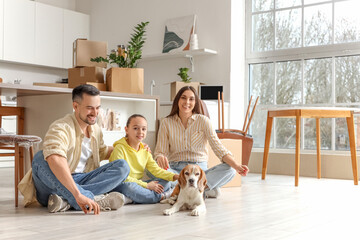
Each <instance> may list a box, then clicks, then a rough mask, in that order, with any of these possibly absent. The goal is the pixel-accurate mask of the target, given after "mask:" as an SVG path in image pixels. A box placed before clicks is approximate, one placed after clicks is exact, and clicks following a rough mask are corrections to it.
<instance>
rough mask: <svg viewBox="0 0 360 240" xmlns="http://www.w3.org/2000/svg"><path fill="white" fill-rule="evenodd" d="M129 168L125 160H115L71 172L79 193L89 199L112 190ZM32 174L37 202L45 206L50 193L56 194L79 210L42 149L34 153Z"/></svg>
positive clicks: (126, 175)
mask: <svg viewBox="0 0 360 240" xmlns="http://www.w3.org/2000/svg"><path fill="white" fill-rule="evenodd" d="M129 172H130V168H129V165H128V164H127V162H126V161H125V160H122V159H121V160H116V161H114V162H111V163H108V164H105V165H103V166H101V167H99V168H97V169H95V170H93V171H91V172H88V173H76V174H72V177H73V179H74V181H75V183H76V186H77V187H78V189H79V191H80V193H81V194H83V195H85V196H86V197H88V198H90V199H94V196H96V195H100V194H104V193H108V192H113V191H114V189H115V188H116V187H117V186H119V185H120V184H121V183H122V182H123V181H124V180H125V179H126V178H127V177H128V175H129ZM32 176H33V180H34V184H35V188H36V198H37V200H38V202H39V203H40V204H41V205H43V206H47V204H48V198H49V195H50V194H57V195H59V196H61V197H62V198H64V199H65V200H67V201H68V203H69V204H70V206H71V207H73V208H75V209H76V210H81V208H80V207H79V205H78V204H77V202H76V200H75V198H74V196H73V195H72V193H71V192H70V191H69V190H68V189H67V188H66V187H65V186H64V185H62V184H61V183H60V181H59V180H58V179H57V178H56V176H55V175H54V174H53V172H52V171H51V169H50V167H49V164H48V163H47V161H45V159H44V155H43V152H42V151H39V152H37V153H36V155H35V156H34V159H33V163H32Z"/></svg>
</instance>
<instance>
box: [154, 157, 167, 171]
mask: <svg viewBox="0 0 360 240" xmlns="http://www.w3.org/2000/svg"><path fill="white" fill-rule="evenodd" d="M156 162H157V164H158V165H159V167H161V168H162V169H165V170H168V168H169V161H168V159H167V157H165V156H159V157H157V159H156Z"/></svg>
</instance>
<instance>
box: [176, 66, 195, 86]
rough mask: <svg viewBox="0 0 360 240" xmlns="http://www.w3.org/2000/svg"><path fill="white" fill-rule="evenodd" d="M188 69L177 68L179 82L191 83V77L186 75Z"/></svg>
mask: <svg viewBox="0 0 360 240" xmlns="http://www.w3.org/2000/svg"><path fill="white" fill-rule="evenodd" d="M188 71H189V68H179V73H178V74H177V75H178V76H180V78H181V81H183V82H184V83H189V82H190V81H191V79H192V78H191V77H189V75H188Z"/></svg>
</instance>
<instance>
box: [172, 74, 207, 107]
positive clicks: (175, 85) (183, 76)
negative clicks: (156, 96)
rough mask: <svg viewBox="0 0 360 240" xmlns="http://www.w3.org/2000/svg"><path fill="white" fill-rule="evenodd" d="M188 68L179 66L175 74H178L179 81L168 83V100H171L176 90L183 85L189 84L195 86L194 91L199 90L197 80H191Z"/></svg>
mask: <svg viewBox="0 0 360 240" xmlns="http://www.w3.org/2000/svg"><path fill="white" fill-rule="evenodd" d="M188 72H189V68H186V67H183V68H179V73H178V74H177V75H178V76H180V78H181V81H175V82H171V85H170V100H171V101H173V100H174V98H175V96H176V94H177V92H178V91H179V90H180V89H181V88H182V87H184V86H191V87H193V88H195V90H196V91H199V86H200V83H199V82H191V79H192V78H191V77H189V75H188Z"/></svg>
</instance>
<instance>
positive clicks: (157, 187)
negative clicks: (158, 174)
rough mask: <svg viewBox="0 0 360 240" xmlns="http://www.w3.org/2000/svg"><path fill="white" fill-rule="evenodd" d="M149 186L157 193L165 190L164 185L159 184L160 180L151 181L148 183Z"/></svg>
mask: <svg viewBox="0 0 360 240" xmlns="http://www.w3.org/2000/svg"><path fill="white" fill-rule="evenodd" d="M147 188H148V189H150V190H153V191H154V192H156V193H162V192H164V187H163V186H162V185H161V184H159V182H158V181H151V182H149V183H148V184H147Z"/></svg>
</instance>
